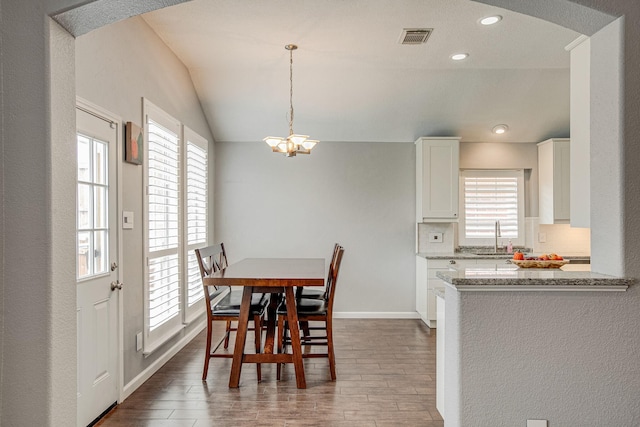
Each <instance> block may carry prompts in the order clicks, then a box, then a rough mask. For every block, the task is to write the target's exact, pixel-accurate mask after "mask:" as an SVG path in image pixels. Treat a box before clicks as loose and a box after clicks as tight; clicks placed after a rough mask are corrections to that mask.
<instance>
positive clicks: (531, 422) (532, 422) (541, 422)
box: [527, 420, 547, 427]
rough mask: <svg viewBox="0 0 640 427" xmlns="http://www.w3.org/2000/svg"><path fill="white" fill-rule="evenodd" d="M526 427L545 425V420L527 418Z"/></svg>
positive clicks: (543, 426)
mask: <svg viewBox="0 0 640 427" xmlns="http://www.w3.org/2000/svg"><path fill="white" fill-rule="evenodd" d="M527 427H547V420H527Z"/></svg>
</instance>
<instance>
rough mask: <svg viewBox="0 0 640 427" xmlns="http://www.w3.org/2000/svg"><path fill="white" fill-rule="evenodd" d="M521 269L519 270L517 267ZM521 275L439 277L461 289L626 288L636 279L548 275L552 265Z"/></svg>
mask: <svg viewBox="0 0 640 427" xmlns="http://www.w3.org/2000/svg"><path fill="white" fill-rule="evenodd" d="M517 271H519V270H517ZM518 274H519V275H520V277H508V278H505V277H490V276H487V277H482V276H474V277H472V278H467V277H466V276H465V270H464V269H461V270H456V271H438V272H437V273H436V275H437V277H439V278H440V279H442V280H444V281H445V283H446V284H448V285H450V286H452V287H454V288H455V289H457V290H459V291H478V290H481V291H625V290H627V288H628V287H629V286H631V285H632V284H633V283H634V282H635V279H632V278H625V277H614V276H607V275H605V274H600V273H592V272H588V271H557V272H553V274H554V275H555V277H545V276H548V274H549V270H548V269H527V270H526V271H520V272H519V273H518Z"/></svg>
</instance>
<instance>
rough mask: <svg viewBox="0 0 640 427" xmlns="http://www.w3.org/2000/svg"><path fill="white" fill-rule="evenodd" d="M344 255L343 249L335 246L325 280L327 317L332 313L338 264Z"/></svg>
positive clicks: (338, 270) (338, 269)
mask: <svg viewBox="0 0 640 427" xmlns="http://www.w3.org/2000/svg"><path fill="white" fill-rule="evenodd" d="M343 254H344V248H343V247H342V246H339V245H338V246H337V248H336V250H335V252H334V257H333V259H332V262H331V264H330V265H329V277H328V278H327V292H326V294H325V301H326V302H327V310H328V311H329V313H328V315H331V313H332V312H333V300H334V298H335V294H336V284H337V282H338V273H339V272H340V264H341V263H342V255H343Z"/></svg>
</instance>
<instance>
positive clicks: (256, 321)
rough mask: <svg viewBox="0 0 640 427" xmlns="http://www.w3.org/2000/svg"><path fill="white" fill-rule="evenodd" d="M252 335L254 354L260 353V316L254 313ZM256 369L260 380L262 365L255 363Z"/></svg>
mask: <svg viewBox="0 0 640 427" xmlns="http://www.w3.org/2000/svg"><path fill="white" fill-rule="evenodd" d="M253 335H254V337H255V343H256V354H260V350H261V349H262V337H261V335H262V316H260V315H259V314H255V315H254V316H253ZM256 371H257V373H258V382H260V381H262V367H261V366H260V364H259V363H257V364H256Z"/></svg>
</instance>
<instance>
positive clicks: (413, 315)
mask: <svg viewBox="0 0 640 427" xmlns="http://www.w3.org/2000/svg"><path fill="white" fill-rule="evenodd" d="M333 317H334V319H419V318H420V315H419V314H418V313H417V312H415V311H397V312H396V311H339V312H334V313H333Z"/></svg>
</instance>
